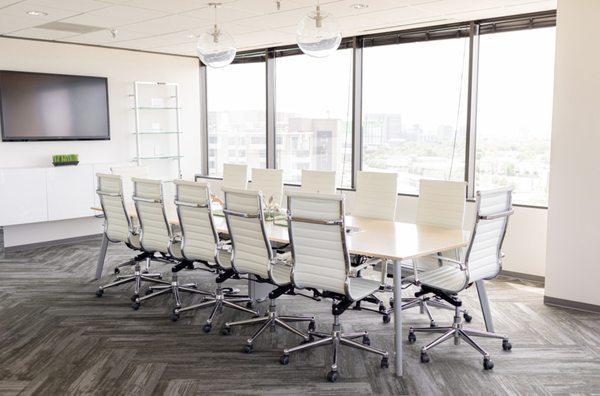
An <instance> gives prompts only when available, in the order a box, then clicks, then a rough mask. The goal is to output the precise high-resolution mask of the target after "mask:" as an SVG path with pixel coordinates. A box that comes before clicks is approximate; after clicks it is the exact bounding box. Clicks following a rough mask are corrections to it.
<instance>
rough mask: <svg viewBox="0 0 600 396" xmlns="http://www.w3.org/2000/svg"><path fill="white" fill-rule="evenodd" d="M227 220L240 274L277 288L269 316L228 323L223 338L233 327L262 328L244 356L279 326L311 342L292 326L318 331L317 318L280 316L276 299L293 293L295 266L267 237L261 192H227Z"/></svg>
mask: <svg viewBox="0 0 600 396" xmlns="http://www.w3.org/2000/svg"><path fill="white" fill-rule="evenodd" d="M224 192H225V209H224V210H223V212H224V213H225V219H226V221H227V228H228V229H229V235H230V237H231V243H232V247H233V255H232V265H233V269H234V270H235V271H236V272H237V273H239V274H249V275H254V276H255V277H256V279H257V280H258V281H259V282H266V283H270V284H272V285H275V286H276V288H275V290H273V291H271V292H270V293H269V309H268V312H267V313H266V315H265V316H263V317H259V318H253V319H248V320H241V321H237V322H227V323H226V324H225V326H224V327H223V329H222V334H224V335H227V334H229V333H230V332H231V327H233V326H241V325H247V324H260V325H261V326H260V327H259V328H258V330H256V331H255V332H254V334H253V335H252V336H251V337H250V338H248V339H247V340H246V345H245V346H244V352H246V353H251V352H252V348H253V343H254V341H255V340H256V338H257V337H258V336H259V335H260V334H262V333H263V331H265V329H267V328H271V329H275V328H276V326H279V327H282V328H283V329H285V330H287V331H289V332H291V333H293V334H296V335H298V336H300V337H302V339H303V340H305V341H308V340H309V337H308V335H307V334H304V333H302V332H301V331H300V330H297V329H296V328H294V327H292V326H290V325H289V324H288V322H309V325H308V328H309V330H310V329H314V327H315V317H314V316H310V317H305V316H281V315H279V314H278V312H277V308H276V306H275V299H276V298H278V297H279V296H281V295H283V294H289V293H292V292H293V290H294V286H293V285H292V283H291V278H290V277H291V270H292V266H291V264H289V263H287V262H286V261H284V260H283V259H281V258H280V257H279V256H277V255H275V254H274V253H273V249H272V247H271V243H270V242H269V238H268V237H267V233H266V230H265V219H264V200H263V196H262V193H261V192H259V191H249V190H245V191H244V190H235V189H228V188H226V189H224Z"/></svg>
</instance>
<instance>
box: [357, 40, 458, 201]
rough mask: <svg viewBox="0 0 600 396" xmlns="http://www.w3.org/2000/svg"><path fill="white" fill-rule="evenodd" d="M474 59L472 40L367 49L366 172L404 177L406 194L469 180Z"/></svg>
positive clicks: (401, 182) (402, 186) (400, 181)
mask: <svg viewBox="0 0 600 396" xmlns="http://www.w3.org/2000/svg"><path fill="white" fill-rule="evenodd" d="M468 54H469V48H468V39H467V38H457V39H446V40H433V41H423V42H415V43H403V44H395V45H384V46H377V47H370V48H365V49H364V50H363V65H364V66H363V73H364V74H363V126H362V127H363V128H362V130H363V147H362V150H363V151H362V161H363V163H362V166H363V170H369V171H388V172H397V173H398V189H399V192H400V193H406V194H418V190H419V180H420V179H438V180H464V176H465V161H464V160H465V142H466V140H465V136H466V133H465V131H466V113H467V85H468Z"/></svg>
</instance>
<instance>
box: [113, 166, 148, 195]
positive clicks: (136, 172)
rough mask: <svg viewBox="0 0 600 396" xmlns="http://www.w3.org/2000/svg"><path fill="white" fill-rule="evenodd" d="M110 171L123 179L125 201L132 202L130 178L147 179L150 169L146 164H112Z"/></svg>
mask: <svg viewBox="0 0 600 396" xmlns="http://www.w3.org/2000/svg"><path fill="white" fill-rule="evenodd" d="M110 173H112V174H113V175H119V176H121V178H122V179H123V195H124V197H125V202H126V203H129V202H133V199H132V198H131V197H133V182H132V181H131V178H133V177H137V178H139V179H147V178H148V177H149V176H150V170H149V169H148V167H147V166H133V165H132V166H113V167H111V168H110Z"/></svg>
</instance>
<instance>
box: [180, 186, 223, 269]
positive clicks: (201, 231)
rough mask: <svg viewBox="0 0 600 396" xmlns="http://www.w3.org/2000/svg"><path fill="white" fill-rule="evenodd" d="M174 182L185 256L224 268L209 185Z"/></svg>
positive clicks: (191, 259)
mask: <svg viewBox="0 0 600 396" xmlns="http://www.w3.org/2000/svg"><path fill="white" fill-rule="evenodd" d="M174 183H175V205H176V206H177V216H178V217H179V225H180V227H181V237H182V242H181V252H182V254H183V257H184V258H185V259H187V260H189V261H206V262H209V263H211V264H212V263H216V264H217V265H219V266H222V264H221V262H220V260H219V252H218V249H217V247H218V244H219V235H218V233H217V231H216V228H215V224H214V219H213V215H212V211H211V208H210V202H211V200H210V185H209V184H208V183H206V182H203V181H184V180H175V181H174ZM226 265H227V263H226Z"/></svg>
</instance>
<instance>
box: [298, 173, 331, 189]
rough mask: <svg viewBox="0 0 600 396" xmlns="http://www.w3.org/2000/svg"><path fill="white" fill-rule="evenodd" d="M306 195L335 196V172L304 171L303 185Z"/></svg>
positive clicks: (301, 187)
mask: <svg viewBox="0 0 600 396" xmlns="http://www.w3.org/2000/svg"><path fill="white" fill-rule="evenodd" d="M300 191H301V192H304V193H316V194H335V172H333V171H315V170H307V169H302V185H301V186H300Z"/></svg>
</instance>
